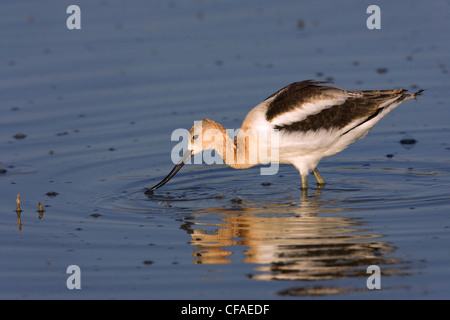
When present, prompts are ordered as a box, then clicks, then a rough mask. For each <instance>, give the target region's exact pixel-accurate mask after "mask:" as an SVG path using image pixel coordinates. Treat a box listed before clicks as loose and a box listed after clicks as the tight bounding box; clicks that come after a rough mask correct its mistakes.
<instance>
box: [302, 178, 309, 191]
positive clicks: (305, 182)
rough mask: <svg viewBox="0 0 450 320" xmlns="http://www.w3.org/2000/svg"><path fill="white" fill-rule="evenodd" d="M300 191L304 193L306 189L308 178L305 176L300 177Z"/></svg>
mask: <svg viewBox="0 0 450 320" xmlns="http://www.w3.org/2000/svg"><path fill="white" fill-rule="evenodd" d="M301 177H302V190H303V191H306V190H307V189H308V177H307V176H306V175H302V176H301Z"/></svg>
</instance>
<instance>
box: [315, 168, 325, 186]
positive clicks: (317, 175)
mask: <svg viewBox="0 0 450 320" xmlns="http://www.w3.org/2000/svg"><path fill="white" fill-rule="evenodd" d="M312 172H313V173H314V177H316V180H317V184H318V185H319V186H323V185H325V180H323V178H322V176H321V175H320V173H319V170H317V168H314V170H313V171H312Z"/></svg>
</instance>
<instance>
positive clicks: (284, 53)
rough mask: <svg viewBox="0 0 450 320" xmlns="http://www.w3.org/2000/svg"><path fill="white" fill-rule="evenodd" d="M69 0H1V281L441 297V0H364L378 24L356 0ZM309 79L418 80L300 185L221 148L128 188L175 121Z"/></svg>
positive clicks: (157, 161)
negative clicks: (73, 276) (72, 271)
mask: <svg viewBox="0 0 450 320" xmlns="http://www.w3.org/2000/svg"><path fill="white" fill-rule="evenodd" d="M70 4H72V3H70V2H67V1H39V2H36V1H21V2H12V1H11V2H5V3H2V4H1V5H0V26H1V27H0V39H1V50H0V70H1V73H0V92H1V94H0V96H1V97H2V99H1V101H0V113H1V117H0V169H2V170H1V171H0V172H1V173H0V190H1V193H0V230H1V232H0V298H2V299H23V298H26V299H54V298H59V299H61V298H62V299H80V298H89V299H128V298H138V299H290V298H317V297H320V298H327V299H328V298H331V299H333V298H339V299H341V298H350V299H361V298H362V299H372V298H374V299H391V298H408V299H418V298H426V299H427V298H442V299H448V298H450V285H449V283H448V279H449V278H450V271H449V268H448V265H449V263H450V251H449V246H448V243H449V238H450V220H449V219H450V210H449V209H450V193H449V191H448V190H449V186H450V157H449V156H450V145H449V141H450V139H449V138H450V125H449V124H448V119H449V116H450V111H449V110H450V109H449V106H448V103H447V99H446V94H447V93H448V91H449V85H450V83H449V73H448V68H449V63H450V62H449V57H450V44H449V42H448V30H450V22H449V21H450V19H449V18H450V17H449V12H450V11H449V8H450V6H449V4H448V3H447V2H443V1H431V2H430V1H428V2H426V3H424V2H419V1H411V2H410V4H409V5H408V8H404V7H403V6H401V5H400V4H396V3H392V2H384V1H381V2H378V5H379V6H380V7H381V10H382V25H381V29H380V30H368V29H367V27H366V19H367V17H368V16H369V15H368V14H366V9H367V7H368V6H369V5H370V4H372V3H369V2H361V1H350V2H346V4H345V5H342V4H341V5H338V4H335V3H334V2H321V4H317V3H300V2H295V3H294V2H292V1H276V2H270V1H258V2H257V3H256V2H244V3H242V1H239V2H238V1H214V2H212V3H206V2H203V1H192V2H179V1H178V2H177V1H172V2H167V1H151V2H148V3H145V4H144V3H140V2H133V3H129V2H126V1H114V2H113V1H111V2H109V1H101V2H95V3H94V2H88V1H78V3H77V4H78V5H79V6H80V8H81V15H82V20H81V21H82V22H81V26H82V28H81V30H68V29H67V28H66V23H65V22H66V19H67V17H68V16H69V15H68V14H66V8H67V7H68V6H69V5H70ZM330 12H332V13H333V14H330ZM312 78H314V79H317V80H332V81H334V82H335V84H336V86H339V87H342V88H346V89H355V90H364V89H387V88H397V87H404V88H406V89H410V90H418V89H421V88H423V89H426V91H425V92H424V94H423V95H422V96H421V97H420V98H419V99H418V100H417V101H408V102H406V103H405V104H403V105H401V106H400V107H399V108H398V109H396V110H395V111H393V112H392V113H391V114H389V115H388V116H386V117H385V118H384V119H383V120H382V121H381V122H380V123H379V124H378V125H377V126H376V127H375V128H374V129H373V130H372V132H371V133H370V134H369V135H368V136H367V137H366V138H365V139H363V140H361V141H358V142H357V143H355V144H354V145H352V146H351V147H349V148H348V149H347V150H345V151H344V152H342V153H340V154H338V155H335V156H333V157H330V158H327V159H324V160H323V161H322V162H321V163H320V165H319V167H320V171H321V173H322V175H323V177H324V178H325V180H326V182H327V184H326V185H325V187H323V188H316V187H315V185H314V184H313V182H314V178H312V177H311V178H310V189H309V191H308V194H306V195H302V193H301V191H300V190H299V185H300V179H299V175H298V172H297V171H296V170H295V169H294V168H293V167H290V166H281V167H280V170H279V172H278V173H277V174H276V175H273V176H262V175H260V174H259V172H260V171H259V168H257V167H256V168H252V169H248V170H244V171H237V170H232V169H230V168H227V167H224V166H220V165H212V166H207V165H186V166H185V167H184V168H183V169H182V171H181V172H179V173H178V174H177V175H176V176H175V177H174V178H173V179H172V180H171V181H170V182H169V183H168V184H167V185H165V186H164V187H163V188H161V189H159V190H158V191H157V192H155V194H154V195H152V196H149V197H147V196H145V195H144V193H143V191H144V190H145V188H146V187H149V186H152V185H154V184H155V183H157V182H159V181H160V180H161V179H162V178H163V177H164V176H165V175H166V174H167V173H168V172H169V171H170V170H171V168H172V167H173V163H172V161H171V158H170V154H171V150H172V148H173V147H174V146H175V145H176V144H177V141H171V138H170V137H171V133H172V131H173V130H174V129H176V128H189V127H190V126H191V125H192V123H193V121H195V120H200V119H202V118H205V117H209V118H212V119H215V120H217V121H219V122H221V123H223V124H224V125H225V126H226V127H229V128H238V127H239V126H240V123H241V121H242V119H243V118H244V116H245V115H246V113H247V112H248V111H249V110H250V109H251V107H253V106H254V105H256V104H257V103H259V102H260V101H261V100H263V99H264V98H266V97H267V96H269V95H270V94H272V93H273V92H275V91H276V90H278V89H279V88H281V87H283V86H284V85H286V84H288V83H290V82H293V81H298V80H304V79H312ZM404 139H407V141H408V139H409V141H410V142H411V141H412V140H411V139H414V140H415V143H409V144H408V143H406V144H405V143H401V141H402V140H404ZM18 194H20V195H21V204H20V208H21V210H22V211H21V212H20V217H19V216H18V215H17V213H16V197H17V195H18ZM39 202H40V203H42V205H43V211H40V210H39V206H38V203H39ZM19 218H20V219H19ZM69 265H78V266H79V267H80V269H81V289H80V290H69V289H68V288H67V286H66V280H67V278H68V277H69V274H68V273H66V270H67V267H68V266H69ZM370 265H377V266H379V267H380V269H381V290H369V289H368V288H367V286H366V280H367V278H368V277H369V276H370V274H368V273H367V272H366V270H367V267H368V266H370Z"/></svg>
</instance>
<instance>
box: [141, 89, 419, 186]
mask: <svg viewBox="0 0 450 320" xmlns="http://www.w3.org/2000/svg"><path fill="white" fill-rule="evenodd" d="M326 83H329V82H321V81H312V80H306V81H301V82H295V83H292V84H290V85H288V86H286V87H284V88H282V89H281V90H279V91H277V92H275V93H274V94H272V95H271V96H269V97H268V98H267V99H265V100H264V101H263V102H261V103H260V104H258V105H257V106H256V107H254V108H253V109H252V110H251V111H250V112H249V113H248V114H247V116H246V117H245V119H244V121H243V122H242V125H241V129H240V130H239V132H238V134H237V137H236V138H235V139H233V138H232V137H231V136H230V134H229V133H228V132H227V130H226V129H225V128H224V127H223V126H222V125H221V124H219V123H217V122H215V121H213V120H210V119H203V120H202V121H198V122H196V124H195V125H194V126H193V127H192V128H191V130H190V131H189V143H188V150H187V152H186V153H185V154H184V156H183V157H182V158H181V159H180V161H179V162H178V164H177V165H176V166H175V167H174V168H173V170H172V171H171V172H170V173H169V174H168V175H167V177H165V178H164V179H163V180H162V181H161V182H160V183H158V184H157V185H155V186H154V187H152V188H150V189H148V190H147V191H145V193H146V194H152V193H153V191H154V190H156V189H158V188H159V187H161V186H162V185H164V184H165V183H167V182H168V181H169V180H170V179H171V178H172V177H173V176H174V175H175V174H176V173H177V172H178V171H179V170H180V169H181V168H182V167H183V165H184V164H185V163H186V162H187V161H189V159H190V158H191V157H192V156H193V155H195V154H197V153H201V152H203V151H204V150H215V152H217V153H218V154H219V155H220V156H221V157H222V159H223V160H224V161H225V163H226V164H227V165H228V166H230V167H232V168H235V169H246V168H250V167H253V166H255V165H257V164H261V163H267V162H268V161H269V162H277V163H279V164H292V165H293V166H294V167H295V168H297V170H298V171H299V173H300V176H301V180H302V190H304V191H305V190H306V189H307V175H308V173H309V172H310V171H312V173H313V174H314V176H315V178H316V180H317V183H318V184H319V185H324V184H325V181H324V179H323V178H322V176H321V175H320V173H319V171H318V170H317V164H318V163H319V161H320V160H321V159H322V158H323V157H328V156H331V155H334V154H336V153H338V152H341V151H342V150H344V149H345V148H347V147H348V146H349V145H350V144H352V143H353V142H355V141H356V140H358V139H362V138H364V137H365V136H366V134H367V133H368V132H369V130H370V129H371V128H372V127H373V126H375V124H377V122H378V121H380V120H381V118H383V117H384V116H385V115H386V114H388V113H389V112H390V111H391V110H393V109H394V108H395V107H397V106H398V105H399V104H400V103H402V102H404V101H406V100H410V99H414V98H416V97H417V96H418V95H420V94H421V93H422V91H423V90H419V91H417V92H415V93H407V92H408V90H405V89H394V90H367V91H349V90H343V89H339V88H335V87H330V86H326V85H323V84H326ZM208 131H210V132H211V131H212V132H213V134H207V133H208ZM268 132H277V133H278V136H277V137H278V139H277V141H273V140H270V139H265V140H264V144H262V142H261V139H260V137H261V133H264V134H263V136H264V135H266V133H268ZM275 144H276V147H277V149H276V151H277V152H276V156H277V159H274V157H273V156H274V154H270V152H268V155H267V156H266V157H264V156H257V157H256V158H255V157H252V156H253V155H254V153H255V150H256V151H258V150H261V149H264V150H267V149H270V148H271V147H273V146H274V145H275ZM255 148H256V149H255ZM271 150H272V149H271ZM250 158H253V160H252V161H250Z"/></svg>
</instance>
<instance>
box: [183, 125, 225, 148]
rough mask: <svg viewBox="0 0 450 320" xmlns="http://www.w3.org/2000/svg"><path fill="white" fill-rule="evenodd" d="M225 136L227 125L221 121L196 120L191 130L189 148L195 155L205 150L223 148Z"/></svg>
mask: <svg viewBox="0 0 450 320" xmlns="http://www.w3.org/2000/svg"><path fill="white" fill-rule="evenodd" d="M225 136H226V130H225V127H224V126H222V125H221V124H220V123H217V122H215V121H213V120H211V119H203V120H201V121H195V123H194V125H193V126H192V128H191V130H189V142H188V150H190V151H191V154H192V155H194V154H197V153H201V152H202V151H204V150H219V149H223V145H224V142H225V141H224V139H225Z"/></svg>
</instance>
